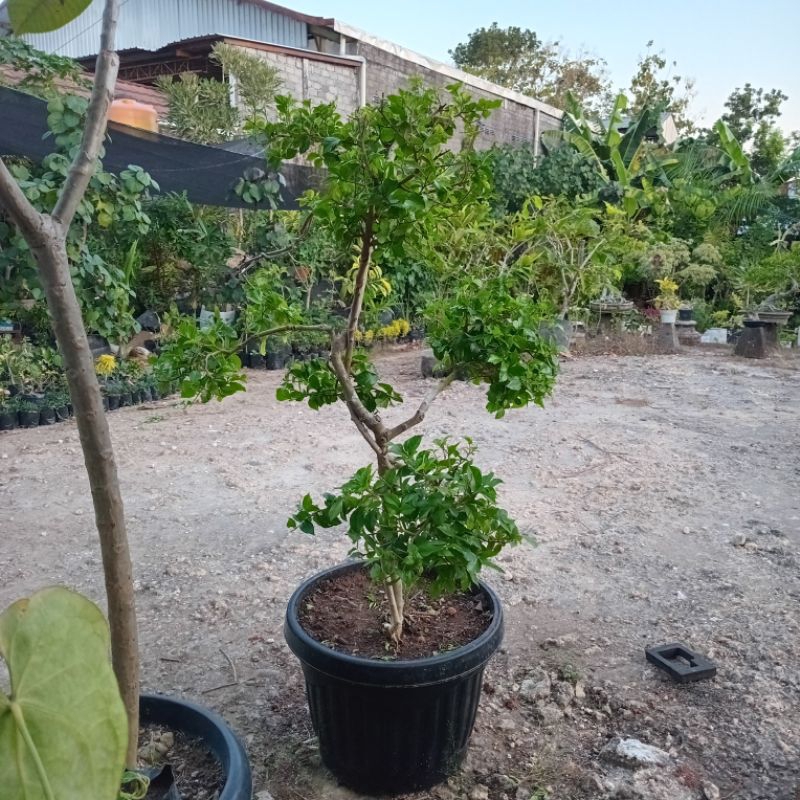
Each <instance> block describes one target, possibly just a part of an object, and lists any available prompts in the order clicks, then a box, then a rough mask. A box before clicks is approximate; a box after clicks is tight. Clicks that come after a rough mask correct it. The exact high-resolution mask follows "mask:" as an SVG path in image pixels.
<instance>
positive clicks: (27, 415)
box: [19, 408, 39, 428]
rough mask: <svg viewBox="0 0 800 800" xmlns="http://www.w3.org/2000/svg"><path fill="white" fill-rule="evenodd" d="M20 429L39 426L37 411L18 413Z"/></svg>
mask: <svg viewBox="0 0 800 800" xmlns="http://www.w3.org/2000/svg"><path fill="white" fill-rule="evenodd" d="M19 426H20V428H37V427H38V426H39V409H38V408H37V409H36V410H35V411H20V412H19Z"/></svg>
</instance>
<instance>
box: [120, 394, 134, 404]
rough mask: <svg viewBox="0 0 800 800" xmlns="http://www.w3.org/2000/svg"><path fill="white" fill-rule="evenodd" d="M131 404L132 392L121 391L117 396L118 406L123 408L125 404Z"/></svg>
mask: <svg viewBox="0 0 800 800" xmlns="http://www.w3.org/2000/svg"><path fill="white" fill-rule="evenodd" d="M132 405H133V394H132V393H131V392H123V393H122V394H121V395H120V396H119V407H120V408H125V407H126V406H132Z"/></svg>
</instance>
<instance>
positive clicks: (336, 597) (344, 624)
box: [299, 570, 491, 660]
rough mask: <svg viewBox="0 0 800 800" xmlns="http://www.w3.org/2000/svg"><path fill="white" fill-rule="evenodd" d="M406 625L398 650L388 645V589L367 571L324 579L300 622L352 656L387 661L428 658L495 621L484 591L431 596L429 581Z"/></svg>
mask: <svg viewBox="0 0 800 800" xmlns="http://www.w3.org/2000/svg"><path fill="white" fill-rule="evenodd" d="M405 614H406V628H405V634H404V636H403V641H402V642H401V644H400V645H399V647H397V648H396V649H395V648H394V647H390V648H389V649H387V647H388V642H387V638H386V634H385V633H384V631H383V623H384V622H386V621H387V620H388V619H389V602H388V600H387V598H386V593H385V592H384V591H383V590H382V589H380V588H379V587H378V586H376V585H375V584H374V583H373V582H372V581H371V580H370V579H369V576H368V575H367V574H366V572H364V571H363V570H351V571H349V572H343V573H340V574H339V575H335V576H334V577H332V578H329V579H326V580H323V581H320V582H319V583H318V584H317V586H316V587H315V588H314V589H313V590H312V591H311V592H310V593H309V595H308V596H307V597H306V598H305V600H304V602H303V605H302V606H301V608H300V613H299V621H300V624H301V625H302V626H303V628H304V630H305V631H306V633H308V634H309V635H310V636H312V637H313V638H314V639H316V640H317V641H318V642H320V643H321V644H324V645H326V646H327V647H330V648H331V649H333V650H338V651H339V652H342V653H347V654H349V655H356V656H361V657H362V658H376V659H382V660H385V659H386V658H387V657H391V656H394V657H396V658H398V659H415V658H426V657H428V656H433V655H437V654H438V653H443V652H447V651H449V650H454V649H456V648H458V647H462V646H464V645H465V644H469V642H471V641H473V640H474V639H476V638H477V637H478V636H480V634H481V633H483V631H484V630H486V628H487V627H488V625H489V623H490V622H491V618H490V616H489V615H488V614H487V612H486V604H485V602H484V598H483V597H482V596H481V595H472V594H466V593H459V594H453V595H445V596H443V597H438V598H434V597H431V595H430V594H429V592H428V591H427V588H426V587H425V585H424V584H420V585H419V586H417V587H415V588H414V589H412V590H411V592H410V593H409V594H408V597H407V598H406V607H405Z"/></svg>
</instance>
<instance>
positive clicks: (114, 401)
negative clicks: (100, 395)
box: [108, 394, 120, 411]
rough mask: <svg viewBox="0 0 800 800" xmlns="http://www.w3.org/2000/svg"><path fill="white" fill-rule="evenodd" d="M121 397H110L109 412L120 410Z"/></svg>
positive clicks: (116, 395)
mask: <svg viewBox="0 0 800 800" xmlns="http://www.w3.org/2000/svg"><path fill="white" fill-rule="evenodd" d="M119 402H120V397H119V395H118V394H110V395H109V396H108V410H109V411H116V410H117V409H118V408H119Z"/></svg>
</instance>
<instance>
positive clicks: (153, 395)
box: [150, 386, 161, 400]
mask: <svg viewBox="0 0 800 800" xmlns="http://www.w3.org/2000/svg"><path fill="white" fill-rule="evenodd" d="M150 399H151V400H160V399H161V392H160V391H159V389H158V387H157V386H151V387H150Z"/></svg>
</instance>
